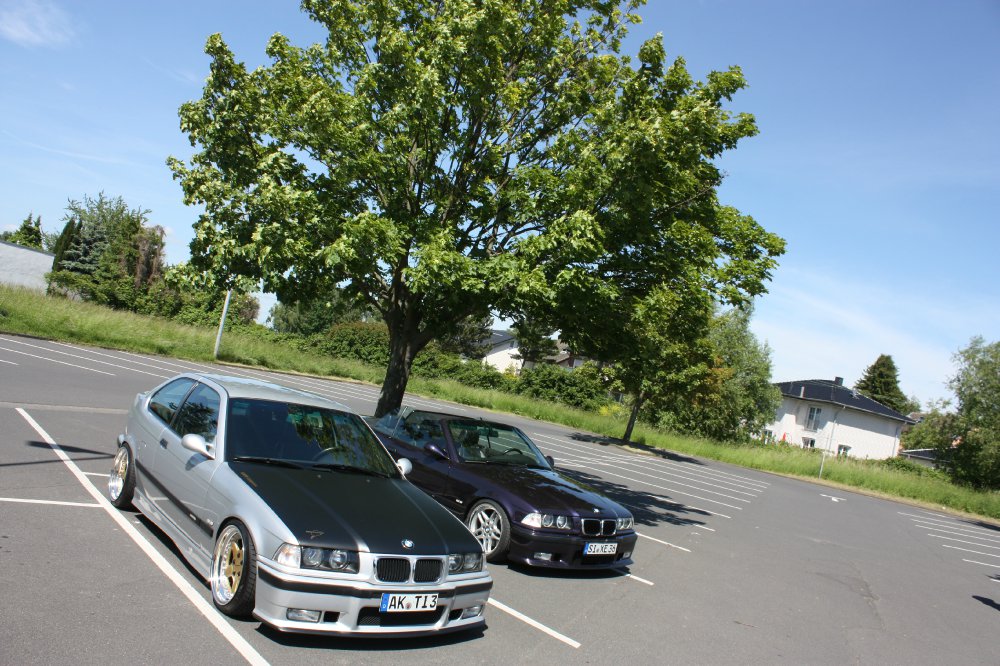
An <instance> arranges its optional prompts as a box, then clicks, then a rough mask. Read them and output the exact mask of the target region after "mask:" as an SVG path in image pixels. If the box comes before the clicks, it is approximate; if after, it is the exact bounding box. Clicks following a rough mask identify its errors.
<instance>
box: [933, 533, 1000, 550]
mask: <svg viewBox="0 0 1000 666" xmlns="http://www.w3.org/2000/svg"><path fill="white" fill-rule="evenodd" d="M927 536H929V537H934V538H935V539H944V540H945V541H957V542H958V543H964V544H966V545H969V546H978V547H979V548H989V549H990V550H1000V546H987V545H986V544H984V543H976V542H974V541H963V540H962V539H955V538H953V537H946V536H941V535H940V534H928V535H927ZM963 536H964V535H963ZM968 538H970V539H971V538H975V537H968Z"/></svg>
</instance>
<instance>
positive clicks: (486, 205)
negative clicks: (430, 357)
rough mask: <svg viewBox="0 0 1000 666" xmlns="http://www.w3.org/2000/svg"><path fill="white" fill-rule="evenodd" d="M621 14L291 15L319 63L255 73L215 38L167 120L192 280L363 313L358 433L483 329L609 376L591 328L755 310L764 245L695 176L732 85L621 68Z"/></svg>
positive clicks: (478, 5) (293, 53)
mask: <svg viewBox="0 0 1000 666" xmlns="http://www.w3.org/2000/svg"><path fill="white" fill-rule="evenodd" d="M640 4H642V3H641V2H640V0H625V1H623V2H616V1H608V0H490V1H488V2H485V1H483V0H434V1H431V0H380V1H379V2H367V1H364V2H362V1H360V0H305V2H303V3H302V7H303V9H304V10H305V11H306V12H307V13H308V14H309V16H310V17H311V18H312V19H313V20H315V21H317V22H318V23H320V24H321V25H322V26H323V27H324V28H325V29H326V30H327V33H328V37H327V39H326V41H325V43H323V44H316V45H313V46H310V47H306V48H300V47H296V46H293V45H292V44H291V43H290V42H289V40H288V39H287V38H285V37H284V36H282V35H274V37H272V38H271V40H270V41H269V43H268V45H267V54H268V56H269V57H270V59H271V63H270V64H269V65H267V66H264V67H260V68H258V69H256V70H254V71H248V70H247V68H246V67H245V66H244V65H243V64H242V63H240V62H238V61H237V60H236V58H235V57H234V55H233V54H232V52H231V51H230V50H229V48H228V47H227V46H226V44H225V43H224V42H223V40H222V38H221V36H219V35H213V36H211V37H210V38H209V39H208V43H207V47H206V51H207V53H208V54H209V55H210V56H211V59H212V62H211V73H210V75H209V77H208V80H207V83H206V85H205V89H204V93H203V95H202V97H201V99H199V100H196V101H193V102H189V103H187V104H185V105H183V106H182V108H181V111H180V117H181V129H182V130H183V131H184V132H186V133H187V134H188V136H189V138H190V141H191V144H192V146H193V147H195V148H196V149H197V151H196V152H195V154H194V155H193V156H192V158H191V159H190V161H188V162H183V161H181V160H179V159H176V158H171V159H170V161H169V164H170V166H171V169H172V170H173V172H174V175H175V177H176V178H177V179H178V180H179V181H180V183H181V186H182V188H183V191H184V195H185V200H186V202H188V203H190V204H201V205H203V206H204V213H203V214H202V215H201V216H200V218H199V221H198V223H197V224H196V237H195V240H194V241H193V243H192V258H193V261H194V262H196V264H197V265H198V266H199V267H201V268H204V269H206V270H211V271H213V272H214V273H215V274H216V275H217V276H219V279H223V280H225V279H229V278H230V276H232V275H245V276H250V277H252V278H254V279H262V280H263V281H264V285H265V288H266V289H267V290H269V291H273V292H276V293H278V295H279V298H282V299H283V300H286V301H294V300H297V298H298V297H302V298H314V297H317V296H321V295H322V293H324V292H327V291H330V290H331V289H333V288H336V287H339V286H343V288H344V289H345V290H347V291H348V292H350V293H354V294H357V295H359V296H360V297H361V298H364V299H365V300H366V301H367V302H368V303H370V304H371V305H372V307H374V308H376V309H377V310H378V312H379V313H380V315H381V317H382V318H383V319H384V321H385V323H386V325H387V327H388V330H389V339H390V360H389V365H388V368H387V372H386V377H385V381H384V383H383V386H382V393H381V396H380V399H379V403H378V406H377V407H376V413H377V414H382V413H385V412H386V411H388V410H390V409H393V408H394V407H397V406H398V405H399V404H400V402H401V400H402V396H403V391H404V390H405V387H406V383H407V380H408V377H409V372H410V368H411V366H412V363H413V359H414V357H415V356H416V354H417V353H418V352H419V351H420V350H421V349H423V348H424V347H425V346H426V345H427V344H428V343H429V342H430V341H431V340H433V339H435V338H441V337H445V336H447V335H449V334H450V333H451V332H452V331H453V330H454V328H455V326H456V323H457V322H460V321H463V320H466V319H467V318H469V317H472V318H482V317H485V316H487V315H488V314H489V313H490V312H491V310H495V311H496V312H499V313H500V314H502V315H515V314H517V313H520V312H526V313H529V312H543V313H550V314H553V318H554V319H558V323H559V324H560V328H561V329H562V330H563V332H564V333H569V334H570V335H572V336H575V338H576V341H577V342H579V344H574V348H575V349H578V350H580V351H581V352H583V353H586V350H585V349H584V348H587V349H588V350H589V349H592V350H595V351H601V352H602V354H607V358H608V360H617V358H618V357H623V356H625V355H627V352H623V351H622V349H623V347H622V345H621V344H619V342H618V341H617V339H616V334H615V333H614V332H613V331H612V330H611V328H612V327H611V326H609V322H608V317H609V316H610V317H611V319H612V320H617V321H626V320H631V319H633V317H632V314H631V312H632V311H633V310H635V309H636V308H637V307H639V305H640V304H641V303H643V302H644V300H647V299H650V298H653V299H654V300H655V299H656V298H659V296H654V295H653V294H654V292H658V290H662V289H663V288H666V289H668V290H676V291H678V292H679V293H680V292H683V293H688V292H689V291H690V290H691V288H692V285H693V288H694V289H704V290H706V291H707V292H709V293H713V294H717V295H719V297H720V298H722V299H729V300H739V299H741V298H745V297H746V296H747V295H748V294H754V293H759V292H760V291H762V290H763V283H764V281H765V280H766V279H767V278H768V277H769V275H770V271H771V269H772V268H773V257H774V256H775V255H777V254H779V253H780V252H781V247H782V246H781V242H780V240H779V239H777V238H776V237H774V236H773V235H771V234H767V233H766V232H765V231H764V230H763V229H761V228H760V227H759V226H758V225H757V224H756V223H755V222H754V221H753V220H752V219H750V218H748V217H745V216H742V215H740V214H739V213H738V212H736V211H734V210H732V209H729V208H725V207H722V206H720V205H719V204H718V202H717V199H716V197H715V188H716V186H717V185H718V184H719V183H720V182H721V173H720V171H719V169H718V168H717V167H716V166H715V165H714V164H713V160H714V159H715V158H716V157H718V156H719V155H720V154H721V153H722V151H724V150H726V149H729V148H732V147H734V146H735V144H736V142H737V141H738V140H739V139H741V138H743V137H746V136H750V135H752V134H753V133H754V132H755V131H756V128H755V125H754V122H753V119H752V117H750V116H749V115H747V114H735V115H733V114H730V113H729V112H728V111H726V110H725V109H724V108H723V107H724V104H725V103H726V102H727V101H728V100H730V98H731V97H732V95H733V94H735V93H736V92H737V91H738V90H739V89H740V88H742V87H743V85H744V81H743V77H742V74H741V72H740V71H739V69H738V68H731V69H729V70H727V71H724V72H713V73H711V74H709V75H708V77H707V78H706V80H705V81H703V82H695V81H694V80H693V79H692V78H691V76H690V75H689V74H688V73H687V70H686V68H685V66H684V62H683V60H681V59H677V60H675V61H674V62H673V63H672V64H668V63H667V61H666V55H665V50H664V48H663V45H662V39H661V38H660V37H657V38H654V39H652V40H650V41H649V42H647V43H645V44H644V45H643V46H642V48H641V49H640V50H639V54H638V62H633V61H632V60H631V59H629V58H627V57H624V56H622V55H621V53H620V43H621V39H622V37H623V36H624V35H625V32H626V27H627V25H628V24H630V23H633V22H637V21H638V20H639V19H638V16H637V15H636V14H635V11H634V10H635V9H636V7H637V6H638V5H640ZM647 305H650V304H647ZM623 309H624V310H625V312H624V313H623V312H622V311H623ZM609 313H610V314H609ZM590 327H592V328H594V330H593V331H592V332H585V329H588V328H590ZM633 349H634V345H633ZM602 354H589V355H593V356H595V357H597V358H602V360H603V357H602ZM611 357H614V358H611Z"/></svg>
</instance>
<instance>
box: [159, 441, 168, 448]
mask: <svg viewBox="0 0 1000 666" xmlns="http://www.w3.org/2000/svg"><path fill="white" fill-rule="evenodd" d="M160 446H162V447H163V448H167V440H165V439H161V440H160Z"/></svg>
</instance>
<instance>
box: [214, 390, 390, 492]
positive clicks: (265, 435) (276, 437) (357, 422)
mask: <svg viewBox="0 0 1000 666" xmlns="http://www.w3.org/2000/svg"><path fill="white" fill-rule="evenodd" d="M226 433H227V434H226V457H227V458H228V459H229V460H233V459H235V458H241V457H256V458H274V459H279V460H288V461H292V462H297V463H328V464H339V465H349V466H351V467H358V468H361V469H366V470H372V471H375V472H379V473H380V474H386V475H390V476H395V475H397V472H396V466H395V464H394V463H393V460H392V457H390V456H389V453H388V452H387V451H386V450H385V448H383V446H382V443H381V442H379V441H378V438H376V437H375V434H374V433H372V431H371V430H369V429H368V426H366V425H365V423H364V421H362V420H361V417H360V416H358V415H356V414H351V413H348V412H341V411H337V410H333V409H325V408H322V407H312V406H308V405H298V404H294V403H285V402H271V401H268V400H249V399H231V400H230V401H229V410H228V417H227V420H226Z"/></svg>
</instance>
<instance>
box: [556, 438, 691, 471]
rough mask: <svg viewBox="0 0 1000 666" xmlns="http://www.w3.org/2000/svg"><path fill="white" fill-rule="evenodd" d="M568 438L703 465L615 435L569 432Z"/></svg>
mask: <svg viewBox="0 0 1000 666" xmlns="http://www.w3.org/2000/svg"><path fill="white" fill-rule="evenodd" d="M569 437H570V439H573V440H576V441H578V442H589V443H591V444H600V445H601V446H615V447H618V448H624V447H626V446H627V447H629V448H631V449H638V450H639V451H643V452H645V453H649V454H651V455H654V456H656V457H657V458H662V459H664V460H669V461H671V462H681V463H688V464H690V465H704V464H705V463H703V462H702V461H700V460H698V459H697V458H691V457H689V456H682V455H681V454H679V453H674V452H673V451H667V450H666V449H658V448H656V447H655V446H649V445H648V444H640V443H639V442H629V443H628V444H626V443H625V442H623V441H622V440H620V439H618V438H617V437H606V436H604V435H591V434H589V433H585V432H574V433H573V434H571V435H570V436H569Z"/></svg>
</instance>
